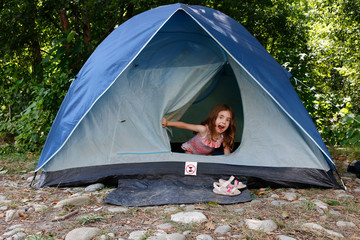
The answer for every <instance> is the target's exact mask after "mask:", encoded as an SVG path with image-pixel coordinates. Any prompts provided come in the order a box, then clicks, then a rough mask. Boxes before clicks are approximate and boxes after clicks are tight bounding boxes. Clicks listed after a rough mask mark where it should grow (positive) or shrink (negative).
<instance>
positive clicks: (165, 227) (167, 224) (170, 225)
mask: <svg viewBox="0 0 360 240" xmlns="http://www.w3.org/2000/svg"><path fill="white" fill-rule="evenodd" d="M157 227H158V228H160V229H170V228H172V227H173V225H172V224H171V223H164V224H160V225H157Z"/></svg>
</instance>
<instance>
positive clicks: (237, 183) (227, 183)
mask: <svg viewBox="0 0 360 240" xmlns="http://www.w3.org/2000/svg"><path fill="white" fill-rule="evenodd" d="M234 179H235V177H234V176H231V177H230V178H229V180H227V181H225V180H223V179H219V183H220V185H221V186H224V187H227V186H231V187H234V188H237V189H243V188H246V185H245V184H243V183H242V182H240V181H239V180H237V179H235V180H234ZM233 180H234V184H232V181H233Z"/></svg>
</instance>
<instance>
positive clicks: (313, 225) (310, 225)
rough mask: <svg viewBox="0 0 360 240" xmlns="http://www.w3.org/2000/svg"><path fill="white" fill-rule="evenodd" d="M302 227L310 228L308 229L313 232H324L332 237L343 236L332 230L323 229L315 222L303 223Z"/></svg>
mask: <svg viewBox="0 0 360 240" xmlns="http://www.w3.org/2000/svg"><path fill="white" fill-rule="evenodd" d="M302 229H304V230H310V231H312V232H314V233H315V234H324V233H325V234H328V235H331V236H334V237H338V238H344V236H343V235H342V234H340V233H337V232H334V231H332V230H328V229H325V228H323V227H322V226H320V225H318V224H316V223H304V224H303V225H302Z"/></svg>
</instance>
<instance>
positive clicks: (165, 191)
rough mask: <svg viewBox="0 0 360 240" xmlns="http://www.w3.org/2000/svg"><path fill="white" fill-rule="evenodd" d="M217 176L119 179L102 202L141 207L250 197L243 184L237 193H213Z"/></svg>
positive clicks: (232, 201)
mask: <svg viewBox="0 0 360 240" xmlns="http://www.w3.org/2000/svg"><path fill="white" fill-rule="evenodd" d="M218 180H219V179H214V178H212V177H199V176H197V177H194V176H184V177H182V178H178V177H173V176H165V177H163V178H161V179H151V178H145V179H120V180H119V185H118V187H117V189H115V190H114V191H112V192H111V193H110V194H109V195H108V196H107V197H106V198H105V199H104V201H103V202H104V203H108V204H114V205H121V206H127V207H141V206H157V205H166V204H194V203H206V202H215V203H218V204H234V203H241V202H249V201H251V197H250V193H249V190H248V189H247V188H246V189H242V190H241V194H240V195H237V196H223V195H218V194H215V193H213V191H212V189H213V182H215V181H216V182H217V181H218Z"/></svg>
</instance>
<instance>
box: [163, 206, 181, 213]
mask: <svg viewBox="0 0 360 240" xmlns="http://www.w3.org/2000/svg"><path fill="white" fill-rule="evenodd" d="M177 209H178V208H177V207H168V208H165V209H164V213H170V212H175V211H176V210H177Z"/></svg>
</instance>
